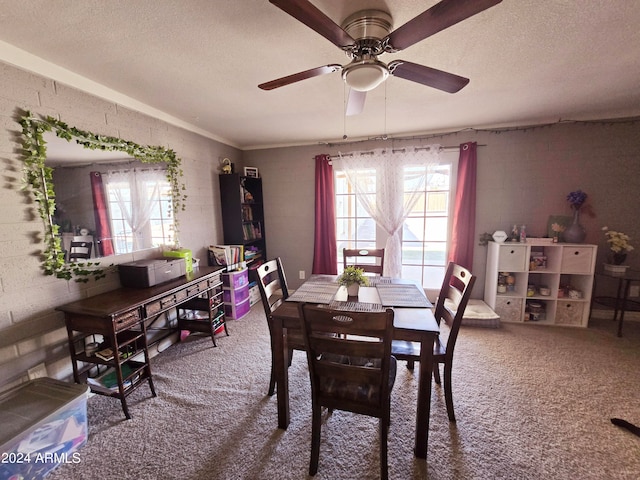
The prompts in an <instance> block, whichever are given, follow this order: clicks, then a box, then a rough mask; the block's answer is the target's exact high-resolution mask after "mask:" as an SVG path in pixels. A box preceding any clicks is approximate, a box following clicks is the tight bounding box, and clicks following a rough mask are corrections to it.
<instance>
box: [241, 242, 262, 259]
mask: <svg viewBox="0 0 640 480" xmlns="http://www.w3.org/2000/svg"><path fill="white" fill-rule="evenodd" d="M261 256H262V251H261V250H260V249H259V248H258V247H255V246H253V245H249V246H248V247H247V248H246V250H245V251H244V259H245V260H246V262H247V263H251V262H252V261H254V260H256V259H257V258H260V257H261Z"/></svg>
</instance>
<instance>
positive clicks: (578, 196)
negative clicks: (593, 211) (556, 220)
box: [567, 190, 587, 210]
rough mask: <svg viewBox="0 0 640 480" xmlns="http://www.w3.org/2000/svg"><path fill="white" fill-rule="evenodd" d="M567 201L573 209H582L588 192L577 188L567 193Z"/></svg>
mask: <svg viewBox="0 0 640 480" xmlns="http://www.w3.org/2000/svg"><path fill="white" fill-rule="evenodd" d="M567 201H568V202H569V205H571V208H572V209H573V210H580V207H582V205H584V202H586V201H587V194H586V193H584V192H583V191H582V190H576V191H575V192H571V193H570V194H569V195H567Z"/></svg>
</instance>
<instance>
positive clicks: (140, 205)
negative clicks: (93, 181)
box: [107, 169, 165, 251]
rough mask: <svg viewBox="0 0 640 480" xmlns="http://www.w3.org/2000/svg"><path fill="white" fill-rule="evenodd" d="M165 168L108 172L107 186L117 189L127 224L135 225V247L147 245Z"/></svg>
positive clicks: (133, 228) (132, 228)
mask: <svg viewBox="0 0 640 480" xmlns="http://www.w3.org/2000/svg"><path fill="white" fill-rule="evenodd" d="M164 179H165V173H164V171H161V170H152V169H133V170H122V171H111V172H108V173H107V187H108V189H109V191H110V192H113V194H114V197H115V198H116V201H117V203H118V207H119V208H120V210H121V211H122V214H123V216H124V219H125V221H126V223H127V225H128V226H129V227H130V229H131V235H132V244H133V250H134V251H135V250H139V249H141V248H147V247H149V246H150V245H146V244H145V238H149V235H145V234H144V233H145V229H146V228H147V226H148V224H149V220H150V219H151V211H152V209H153V206H154V205H155V204H157V203H158V202H159V200H160V182H161V181H162V180H164Z"/></svg>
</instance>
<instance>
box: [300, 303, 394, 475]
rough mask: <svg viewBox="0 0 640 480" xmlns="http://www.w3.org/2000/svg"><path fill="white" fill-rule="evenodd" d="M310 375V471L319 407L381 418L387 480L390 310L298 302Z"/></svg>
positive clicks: (315, 450) (314, 456)
mask: <svg viewBox="0 0 640 480" xmlns="http://www.w3.org/2000/svg"><path fill="white" fill-rule="evenodd" d="M299 311H300V316H301V318H302V319H303V321H302V327H303V328H302V330H303V336H304V340H305V342H306V347H307V361H308V364H309V375H310V377H311V395H312V439H311V462H310V466H309V473H310V475H314V474H315V473H316V472H317V469H318V460H319V452H320V429H321V424H322V419H321V418H322V417H321V411H322V407H327V408H329V409H330V410H333V409H337V410H346V411H349V412H354V413H359V414H363V415H368V416H372V417H377V418H380V421H381V424H380V426H381V428H380V445H381V449H380V451H381V453H380V468H381V473H382V478H387V437H388V431H389V424H390V398H391V389H392V388H393V383H394V380H395V375H396V360H395V358H393V357H392V356H391V340H392V335H393V310H391V309H386V310H385V311H384V312H376V313H370V312H344V311H337V310H331V309H329V308H322V307H318V306H313V305H304V304H300V305H299Z"/></svg>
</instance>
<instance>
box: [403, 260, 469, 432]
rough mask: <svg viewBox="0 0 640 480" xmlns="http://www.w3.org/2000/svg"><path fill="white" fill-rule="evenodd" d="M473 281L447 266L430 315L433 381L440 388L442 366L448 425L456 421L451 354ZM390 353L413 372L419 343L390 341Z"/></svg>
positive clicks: (454, 266)
mask: <svg viewBox="0 0 640 480" xmlns="http://www.w3.org/2000/svg"><path fill="white" fill-rule="evenodd" d="M475 281H476V277H475V276H474V275H473V274H472V273H471V272H470V271H469V270H467V269H466V268H464V267H461V266H460V265H457V264H455V263H453V262H450V263H449V265H448V266H447V272H446V273H445V276H444V281H443V282H442V288H441V289H440V294H439V295H438V300H437V302H436V308H435V312H434V315H435V317H436V321H437V322H438V326H440V335H438V338H437V339H436V342H435V345H434V348H433V378H434V380H435V382H436V383H437V384H438V385H440V364H441V363H442V364H444V397H445V401H446V404H447V414H448V416H449V421H451V422H455V421H456V417H455V414H454V411H453V396H452V391H451V369H452V363H453V352H454V349H455V346H456V340H457V338H458V331H459V330H460V324H461V323H462V317H463V316H464V311H465V308H466V307H467V303H468V302H469V297H470V296H471V290H472V289H473V284H474V283H475ZM443 321H444V324H445V325H447V327H448V335H446V332H445V330H444V329H443V325H442V322H443ZM391 352H392V354H393V355H394V356H395V357H396V358H397V359H398V360H406V361H407V368H408V369H409V370H413V367H414V362H415V361H419V360H420V343H417V342H409V341H403V340H394V341H393V343H392V347H391Z"/></svg>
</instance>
